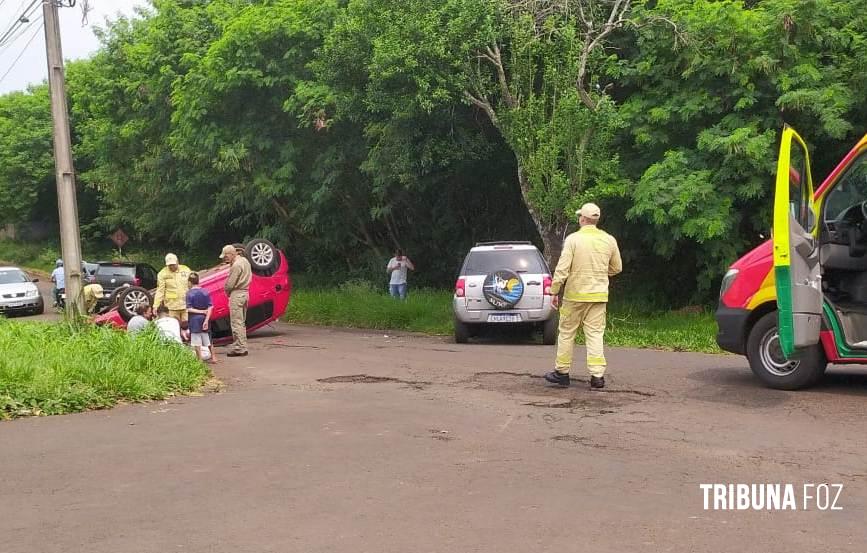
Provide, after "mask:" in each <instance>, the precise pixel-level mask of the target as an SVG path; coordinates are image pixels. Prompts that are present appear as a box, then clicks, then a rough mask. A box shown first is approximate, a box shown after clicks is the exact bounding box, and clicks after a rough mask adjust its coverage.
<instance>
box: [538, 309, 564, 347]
mask: <svg viewBox="0 0 867 553" xmlns="http://www.w3.org/2000/svg"><path fill="white" fill-rule="evenodd" d="M559 323H560V321H559V320H558V318H557V316H556V315H552V316H551V318H550V319H548V320H547V321H545V322H544V323H543V325H542V343H543V344H544V345H546V346H553V345H554V344H556V343H557V335H558V334H559V332H558V331H559V326H560V325H559Z"/></svg>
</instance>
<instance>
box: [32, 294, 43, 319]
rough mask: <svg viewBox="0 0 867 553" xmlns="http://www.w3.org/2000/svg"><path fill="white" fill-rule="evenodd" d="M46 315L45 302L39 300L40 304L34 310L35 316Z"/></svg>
mask: <svg viewBox="0 0 867 553" xmlns="http://www.w3.org/2000/svg"><path fill="white" fill-rule="evenodd" d="M43 313H45V300H44V299H42V298H39V303H37V304H36V307H35V308H34V309H33V314H34V315H42V314H43Z"/></svg>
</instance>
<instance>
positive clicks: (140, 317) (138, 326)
mask: <svg viewBox="0 0 867 553" xmlns="http://www.w3.org/2000/svg"><path fill="white" fill-rule="evenodd" d="M153 318H154V310H153V308H152V307H151V306H150V305H148V304H146V303H143V304H141V305H139V306H138V307H137V308H136V310H135V316H134V317H133V318H132V319H130V320H129V322H128V323H126V331H127V332H129V333H130V334H131V335H133V336H134V335H136V334H138V333H139V332H141V331H142V330H144V329H145V328H147V326H148V325H149V324H150V322H151V319H153Z"/></svg>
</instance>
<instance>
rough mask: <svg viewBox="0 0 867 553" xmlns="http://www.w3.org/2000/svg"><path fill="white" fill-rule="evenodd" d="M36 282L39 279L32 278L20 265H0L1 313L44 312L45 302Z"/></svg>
mask: <svg viewBox="0 0 867 553" xmlns="http://www.w3.org/2000/svg"><path fill="white" fill-rule="evenodd" d="M36 282H38V279H33V278H30V277H29V276H28V275H27V273H25V272H24V271H22V270H21V269H19V268H18V267H0V314H3V315H7V314H13V313H22V314H30V315H41V314H42V313H44V312H45V302H44V301H43V299H42V295H41V294H40V293H39V288H37V287H36V284H35V283H36Z"/></svg>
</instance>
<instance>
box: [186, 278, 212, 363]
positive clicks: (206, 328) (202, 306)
mask: <svg viewBox="0 0 867 553" xmlns="http://www.w3.org/2000/svg"><path fill="white" fill-rule="evenodd" d="M190 287H191V288H190V291H189V292H187V313H189V324H190V327H189V328H190V345H191V346H193V348H194V349H195V350H196V357H198V358H199V360H200V361H205V360H206V359H207V360H208V362H209V363H216V362H217V358H216V356H215V355H214V346H213V345H212V344H211V333H210V325H211V312H212V311H213V310H214V303H213V302H212V301H211V295H210V294H209V293H208V291H207V290H205V289H204V288H202V287H201V286H199V275H198V274H197V273H190ZM204 348H207V350H208V353H210V357H207V358H206V357H205V355H204V353H203V351H202V350H203V349H204Z"/></svg>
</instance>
